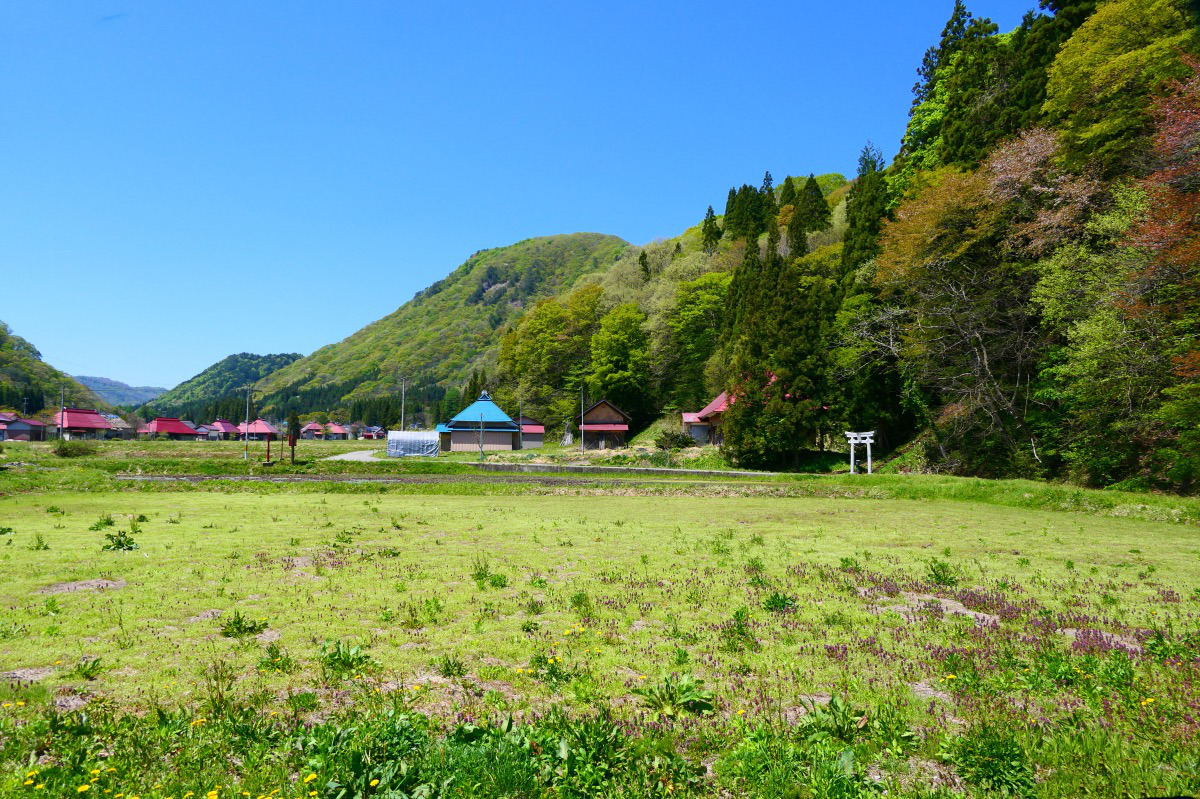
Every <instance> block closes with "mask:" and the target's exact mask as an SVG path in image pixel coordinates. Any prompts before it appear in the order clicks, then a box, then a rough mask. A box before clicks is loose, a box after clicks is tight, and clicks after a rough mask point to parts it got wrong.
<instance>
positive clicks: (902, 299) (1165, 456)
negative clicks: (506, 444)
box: [493, 0, 1200, 490]
mask: <svg viewBox="0 0 1200 799" xmlns="http://www.w3.org/2000/svg"><path fill="white" fill-rule="evenodd" d="M1198 30H1200V26H1198V20H1197V18H1196V16H1195V13H1194V11H1193V9H1192V8H1191V7H1190V5H1189V4H1188V3H1187V2H1185V1H1184V0H1153V2H1149V3H1147V2H1135V1H1134V0H1109V1H1108V2H1105V3H1103V4H1101V5H1099V6H1097V4H1096V3H1093V2H1083V1H1080V2H1066V1H1065V0H1047V2H1045V3H1043V12H1042V13H1033V12H1031V13H1030V14H1028V15H1027V16H1026V17H1025V18H1024V20H1023V21H1022V23H1021V25H1020V26H1019V27H1018V28H1017V30H1015V31H1012V32H1010V33H1009V34H1006V35H1000V34H999V33H998V31H997V28H996V26H995V24H993V23H992V22H991V21H989V20H986V19H978V18H975V17H973V16H972V14H971V13H970V12H969V11H968V9H967V8H966V6H965V5H964V4H963V3H962V2H957V3H956V4H955V6H954V9H953V13H952V15H951V18H950V20H949V21H948V23H947V24H946V26H945V29H944V30H943V33H942V36H941V37H940V40H939V41H938V42H937V43H936V44H935V45H934V46H933V47H931V48H930V50H929V51H928V52H927V54H926V56H925V58H924V59H923V62H922V64H921V66H920V69H919V70H918V76H919V80H918V82H917V85H916V86H915V87H914V102H913V106H912V109H911V114H910V119H909V124H908V128H907V131H906V134H905V136H904V140H903V142H902V145H901V148H900V151H899V153H898V154H897V156H896V158H895V159H893V161H892V163H891V164H890V165H889V164H888V163H887V162H886V160H885V158H884V157H883V155H882V153H881V152H879V150H877V149H876V148H874V147H871V146H868V147H866V148H864V150H863V151H862V154H861V156H860V159H859V166H858V171H857V175H856V176H855V178H854V181H853V183H852V184H851V185H850V186H849V188H848V189H847V188H846V187H828V186H827V187H824V189H823V187H822V186H821V185H820V182H819V180H818V179H815V178H811V177H810V178H808V179H799V180H794V179H787V180H785V181H784V182H783V183H782V185H781V186H778V187H777V186H775V185H773V182H772V180H771V176H770V174H769V173H768V174H767V175H766V176H765V178H764V180H763V181H762V183H761V184H760V185H759V186H758V187H757V188H756V187H754V186H752V185H749V184H745V185H742V186H741V187H740V188H737V189H731V190H730V192H729V195H728V198H727V202H726V208H725V214H724V216H723V217H718V216H717V215H716V214H715V213H714V212H713V210H712V208H711V207H710V208H709V209H708V213H707V214H706V215H705V218H704V221H703V222H702V223H701V224H700V225H699V226H698V228H696V229H694V230H691V231H688V232H687V233H685V234H684V235H683V236H681V237H680V238H679V239H678V240H674V241H669V242H656V243H653V244H651V245H648V246H647V247H644V248H640V249H638V250H634V251H631V252H629V253H627V254H626V255H625V256H624V257H623V258H622V260H621V261H619V262H618V263H617V264H616V266H615V267H614V268H613V269H611V270H610V271H609V272H608V273H607V274H606V275H605V276H604V277H603V278H601V279H597V280H594V281H589V282H587V283H586V284H585V285H583V286H581V287H579V288H577V289H576V290H575V291H573V292H572V293H570V294H568V295H566V296H563V297H556V298H552V299H549V300H546V301H543V302H541V303H539V304H538V305H536V306H534V307H533V308H532V309H531V310H530V311H529V312H528V313H526V314H525V315H524V316H523V317H521V318H520V320H519V321H518V322H517V323H516V324H514V325H512V326H511V328H510V329H508V330H507V331H506V335H505V337H504V339H503V341H502V344H501V348H500V352H499V358H498V365H497V370H496V372H495V379H494V381H493V382H494V383H495V388H496V389H497V391H498V392H499V393H500V395H501V397H502V398H504V399H506V400H508V401H510V402H511V401H513V400H516V399H518V398H519V399H521V400H523V401H524V403H525V407H526V408H527V409H531V411H532V412H533V414H534V415H538V414H541V415H542V416H544V417H545V418H544V421H547V423H561V421H563V420H565V419H569V418H571V415H572V414H573V412H574V409H575V408H576V407H577V406H578V402H579V395H580V392H581V391H582V392H583V393H584V394H585V395H587V396H588V397H590V398H595V397H600V396H606V397H608V398H609V399H610V400H612V401H613V402H615V403H616V404H618V405H619V406H621V407H623V408H624V409H625V410H627V411H629V412H630V413H632V414H634V416H635V419H636V420H637V421H638V422H640V423H646V422H648V421H649V420H651V419H653V418H654V417H655V416H656V415H658V414H660V413H675V412H678V411H680V410H697V409H698V408H699V407H700V406H702V405H703V404H704V403H706V402H707V401H708V400H709V399H711V397H712V396H713V395H714V394H715V393H716V392H717V391H720V390H729V391H730V392H731V394H732V396H733V398H734V402H733V405H732V407H731V410H730V412H729V414H728V416H727V420H726V431H725V445H724V446H725V450H726V453H727V455H728V456H729V457H730V458H731V459H733V460H734V461H736V462H738V463H740V464H743V465H747V466H773V467H779V466H787V465H788V464H790V463H794V462H795V460H796V459H797V457H798V453H800V452H801V451H802V450H804V449H809V448H821V447H822V446H827V445H828V443H829V442H830V441H831V440H833V439H837V438H840V436H841V433H842V431H844V430H847V429H856V430H872V429H873V430H876V431H877V433H878V434H879V437H880V439H881V440H882V443H883V445H884V447H885V448H887V447H895V446H898V445H901V444H906V445H908V446H909V450H910V452H909V456H908V457H909V459H910V462H911V463H912V465H913V466H914V467H915V468H924V469H930V470H941V471H949V472H954V473H963V474H980V475H1012V474H1017V475H1029V476H1034V475H1040V476H1045V477H1065V478H1069V479H1073V480H1076V481H1079V482H1082V483H1087V484H1092V485H1123V486H1142V487H1146V486H1162V487H1171V488H1175V489H1178V490H1191V489H1193V488H1194V486H1195V484H1196V477H1197V470H1198V469H1200V433H1198V432H1197V430H1198V429H1200V428H1198V421H1200V382H1198V378H1200V302H1198V299H1200V298H1198V296H1197V295H1198V294H1200V268H1198V266H1197V264H1200V244H1198V241H1200V236H1198V235H1197V234H1198V232H1200V231H1198V228H1200V144H1198V137H1200V133H1198V132H1200V77H1198V75H1200V62H1197V60H1196V59H1195V57H1194V56H1195V54H1196V53H1197V52H1200V34H1198V33H1197V31H1198Z"/></svg>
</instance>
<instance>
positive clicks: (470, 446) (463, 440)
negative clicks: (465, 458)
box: [450, 430, 513, 452]
mask: <svg viewBox="0 0 1200 799" xmlns="http://www.w3.org/2000/svg"><path fill="white" fill-rule="evenodd" d="M512 448H513V433H512V432H510V431H508V430H485V431H484V432H483V450H484V452H496V451H500V450H511V449H512ZM450 451H451V452H478V451H479V432H478V431H477V430H451V431H450Z"/></svg>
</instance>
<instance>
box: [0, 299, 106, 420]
mask: <svg viewBox="0 0 1200 799" xmlns="http://www.w3.org/2000/svg"><path fill="white" fill-rule="evenodd" d="M63 388H65V389H66V399H67V404H68V405H70V404H75V405H84V406H86V407H98V408H102V409H105V410H107V409H108V405H107V404H106V403H104V402H103V401H101V400H99V398H97V397H96V395H95V394H93V393H92V391H91V389H89V388H87V387H86V386H84V385H81V384H80V383H79V382H77V381H76V380H75V378H73V377H71V376H70V375H68V374H65V373H63V372H60V371H58V370H57V369H55V368H54V367H53V366H51V365H50V364H48V363H46V362H45V361H43V360H42V354H41V353H40V352H38V351H37V348H36V347H34V346H33V345H32V344H30V343H29V342H28V341H26V340H25V339H23V338H21V337H20V336H17V335H13V332H12V329H11V328H10V327H9V326H8V325H6V324H5V323H4V322H0V409H8V410H13V411H16V412H18V413H24V414H27V415H29V416H32V415H33V414H35V413H37V412H38V411H40V410H42V409H43V408H50V409H57V408H58V403H59V399H60V398H61V397H62V394H61V389H63Z"/></svg>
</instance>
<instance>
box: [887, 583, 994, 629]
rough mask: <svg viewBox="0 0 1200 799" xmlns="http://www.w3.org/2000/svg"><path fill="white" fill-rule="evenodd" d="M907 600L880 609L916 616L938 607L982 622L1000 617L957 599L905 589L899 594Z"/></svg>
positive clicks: (942, 610)
mask: <svg viewBox="0 0 1200 799" xmlns="http://www.w3.org/2000/svg"><path fill="white" fill-rule="evenodd" d="M901 596H903V597H904V598H905V599H907V600H908V602H906V603H905V604H903V605H888V606H887V607H883V608H880V609H881V610H894V611H895V612H897V613H899V614H900V615H902V616H908V617H912V616H918V615H920V614H923V613H926V612H928V611H929V610H933V611H934V612H935V613H936V612H938V609H939V608H940V610H941V613H943V614H949V615H951V616H969V617H971V618H972V619H975V621H979V622H983V623H984V624H999V623H1000V617H999V616H996V615H993V614H991V613H981V612H980V611H978V610H970V609H969V608H968V607H967V606H966V605H964V604H963V603H961V602H959V601H958V600H957V599H947V598H945V597H940V596H934V595H933V594H914V593H912V592H910V591H905V592H904V593H903V594H901Z"/></svg>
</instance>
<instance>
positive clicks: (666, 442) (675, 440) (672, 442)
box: [654, 430, 696, 449]
mask: <svg viewBox="0 0 1200 799" xmlns="http://www.w3.org/2000/svg"><path fill="white" fill-rule="evenodd" d="M654 446H656V447H658V448H659V449H687V448H688V447H694V446H696V442H695V441H694V440H693V439H692V437H691V436H689V435H688V434H687V433H681V432H679V431H678V430H667V431H665V432H662V433H659V434H658V437H657V438H655V439H654Z"/></svg>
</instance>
